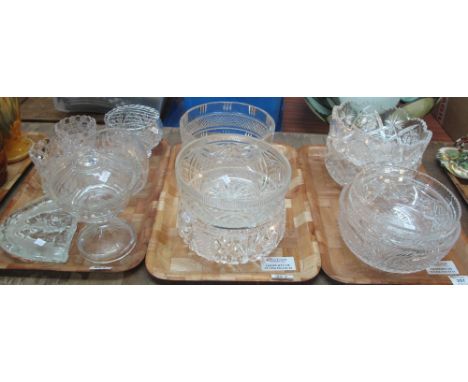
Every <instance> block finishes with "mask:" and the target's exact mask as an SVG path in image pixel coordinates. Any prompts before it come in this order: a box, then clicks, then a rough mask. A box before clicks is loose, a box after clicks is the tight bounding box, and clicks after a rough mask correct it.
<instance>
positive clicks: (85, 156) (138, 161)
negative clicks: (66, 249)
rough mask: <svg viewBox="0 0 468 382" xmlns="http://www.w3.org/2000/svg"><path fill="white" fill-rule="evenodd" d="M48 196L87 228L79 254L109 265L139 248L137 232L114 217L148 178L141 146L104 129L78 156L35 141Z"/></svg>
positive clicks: (33, 154) (128, 135) (35, 155)
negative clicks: (136, 243)
mask: <svg viewBox="0 0 468 382" xmlns="http://www.w3.org/2000/svg"><path fill="white" fill-rule="evenodd" d="M30 156H31V159H32V160H33V161H34V164H35V165H36V167H37V169H38V171H39V174H40V176H41V181H42V187H43V189H44V191H45V192H46V194H47V195H48V196H49V197H50V198H51V199H52V200H54V201H55V202H56V203H57V205H58V206H59V207H60V208H62V209H63V210H64V211H66V212H68V213H70V214H72V215H73V216H74V217H75V218H76V219H77V220H78V221H80V222H84V223H87V226H86V227H85V228H84V229H82V230H81V231H80V233H79V237H78V249H79V250H80V252H81V254H82V255H83V256H84V257H86V258H87V259H88V260H90V261H92V262H95V263H110V262H113V261H117V260H120V259H122V258H123V257H125V256H126V255H128V254H129V253H130V252H131V250H132V249H133V247H134V246H135V242H136V238H135V233H134V230H133V228H132V227H131V226H130V225H128V224H127V223H125V222H124V221H122V220H120V219H118V218H117V217H116V216H117V215H118V214H119V213H120V212H121V211H122V210H123V209H124V207H125V206H126V205H127V203H128V200H129V198H130V197H131V195H133V194H134V193H135V192H136V189H137V188H138V187H140V185H141V184H143V185H144V183H145V182H146V179H147V175H148V159H147V157H146V151H145V148H144V147H143V145H142V144H141V143H140V141H139V140H138V139H136V138H135V137H134V135H132V134H131V133H129V132H128V131H126V130H122V129H103V130H101V131H99V132H97V133H96V134H95V135H93V136H91V137H89V138H88V139H86V140H84V141H83V144H82V145H79V146H77V147H76V150H75V151H74V152H68V151H66V150H64V148H63V147H62V146H61V144H60V142H59V141H57V140H42V141H39V142H37V143H36V144H35V145H34V146H33V147H32V148H31V151H30Z"/></svg>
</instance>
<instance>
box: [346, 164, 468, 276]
mask: <svg viewBox="0 0 468 382" xmlns="http://www.w3.org/2000/svg"><path fill="white" fill-rule="evenodd" d="M460 218H461V207H460V203H459V202H458V200H457V198H456V197H455V196H454V195H453V193H452V192H451V191H450V190H449V189H448V188H447V187H445V186H444V185H443V184H442V183H440V182H439V181H437V180H436V179H434V178H432V177H430V176H429V175H426V174H424V173H421V172H418V171H414V170H411V169H408V168H404V167H397V166H388V165H387V166H380V165H374V166H368V167H366V168H364V169H363V170H362V171H361V172H360V173H359V174H358V175H356V177H355V178H354V179H353V181H352V182H351V184H349V185H347V186H345V187H344V188H343V190H342V191H341V195H340V216H339V228H340V232H341V236H342V238H343V240H344V242H345V243H346V245H347V246H348V248H349V249H350V250H351V251H352V252H353V253H354V254H355V255H356V256H357V257H358V258H359V259H361V260H362V261H363V262H365V263H366V264H368V265H370V266H372V267H374V268H377V269H380V270H383V271H387V272H394V273H412V272H417V271H422V270H424V269H426V268H428V267H430V266H432V265H434V264H435V263H437V262H438V261H440V260H441V259H442V258H444V257H445V256H446V255H447V253H448V252H449V250H450V249H451V248H452V247H453V245H454V244H455V242H456V241H457V239H458V237H459V235H460V230H461V226H460Z"/></svg>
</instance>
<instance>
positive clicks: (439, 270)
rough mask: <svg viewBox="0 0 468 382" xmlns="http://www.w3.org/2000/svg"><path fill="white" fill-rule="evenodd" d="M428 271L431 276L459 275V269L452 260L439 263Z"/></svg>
mask: <svg viewBox="0 0 468 382" xmlns="http://www.w3.org/2000/svg"><path fill="white" fill-rule="evenodd" d="M426 271H427V273H428V274H430V275H458V269H457V267H456V265H455V264H454V262H453V261H452V260H446V261H439V262H438V263H437V264H435V265H433V266H432V267H429V268H427V269H426Z"/></svg>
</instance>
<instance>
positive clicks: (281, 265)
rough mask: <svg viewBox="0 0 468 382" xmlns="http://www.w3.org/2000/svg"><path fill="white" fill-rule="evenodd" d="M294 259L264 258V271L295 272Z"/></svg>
mask: <svg viewBox="0 0 468 382" xmlns="http://www.w3.org/2000/svg"><path fill="white" fill-rule="evenodd" d="M295 270H296V263H295V262H294V257H264V258H263V259H262V271H264V272H267V271H295Z"/></svg>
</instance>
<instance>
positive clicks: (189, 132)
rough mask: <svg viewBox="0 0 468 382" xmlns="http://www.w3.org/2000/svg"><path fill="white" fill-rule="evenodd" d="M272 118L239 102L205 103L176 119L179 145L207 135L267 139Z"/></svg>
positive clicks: (272, 123)
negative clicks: (180, 141)
mask: <svg viewBox="0 0 468 382" xmlns="http://www.w3.org/2000/svg"><path fill="white" fill-rule="evenodd" d="M274 132H275V121H274V119H273V118H272V117H271V116H270V115H269V114H268V113H267V112H266V111H264V110H262V109H260V108H258V107H256V106H252V105H248V104H245V103H240V102H209V103H205V104H202V105H198V106H195V107H193V108H191V109H189V110H188V111H187V112H185V114H184V115H183V116H182V117H181V118H180V136H181V139H182V145H185V144H187V143H189V142H191V141H193V140H194V139H197V138H201V137H204V136H206V135H210V134H239V135H247V136H251V137H254V138H257V139H262V140H267V141H271V140H272V138H273V134H274Z"/></svg>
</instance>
